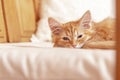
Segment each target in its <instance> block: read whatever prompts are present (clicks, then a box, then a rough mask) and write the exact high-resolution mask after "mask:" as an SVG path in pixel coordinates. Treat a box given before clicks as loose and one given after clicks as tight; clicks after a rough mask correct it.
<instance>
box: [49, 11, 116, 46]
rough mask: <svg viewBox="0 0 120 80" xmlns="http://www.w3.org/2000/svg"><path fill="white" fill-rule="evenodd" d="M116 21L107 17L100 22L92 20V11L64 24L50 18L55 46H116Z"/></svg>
mask: <svg viewBox="0 0 120 80" xmlns="http://www.w3.org/2000/svg"><path fill="white" fill-rule="evenodd" d="M114 21H115V20H113V19H111V18H107V19H105V20H103V21H101V22H99V23H95V22H92V21H91V13H90V11H87V12H86V13H85V14H84V15H83V16H82V17H81V18H80V19H79V20H77V21H71V22H68V23H64V24H61V23H59V22H58V21H56V20H55V19H53V18H49V19H48V23H49V27H50V29H51V32H52V41H53V43H54V47H68V48H114V40H115V38H114V34H115V29H114V23H115V22H114ZM106 41H107V44H109V45H107V44H106ZM105 44H106V45H105Z"/></svg>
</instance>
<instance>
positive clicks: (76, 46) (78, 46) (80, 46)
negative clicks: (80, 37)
mask: <svg viewBox="0 0 120 80" xmlns="http://www.w3.org/2000/svg"><path fill="white" fill-rule="evenodd" d="M84 44H85V43H82V44H79V45H72V48H77V49H80V48H82V47H83V46H84Z"/></svg>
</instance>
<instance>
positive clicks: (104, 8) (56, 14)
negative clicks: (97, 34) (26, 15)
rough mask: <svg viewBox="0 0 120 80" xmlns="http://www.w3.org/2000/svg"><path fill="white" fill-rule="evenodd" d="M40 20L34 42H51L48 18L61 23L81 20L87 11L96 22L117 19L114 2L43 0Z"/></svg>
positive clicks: (105, 0) (99, 0) (108, 0)
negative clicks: (109, 18) (110, 18)
mask: <svg viewBox="0 0 120 80" xmlns="http://www.w3.org/2000/svg"><path fill="white" fill-rule="evenodd" d="M41 3H42V4H41V5H40V7H41V8H40V15H39V16H40V18H41V19H40V20H39V22H38V28H37V32H36V34H35V35H33V36H32V38H31V41H32V42H40V41H50V40H51V31H50V28H49V26H48V17H53V18H54V19H56V20H58V21H59V22H61V23H65V22H68V21H72V20H76V19H79V18H80V17H81V16H82V15H83V14H84V13H85V12H86V11H87V10H90V11H91V14H92V15H91V16H92V19H93V20H94V21H96V22H98V21H101V20H103V19H104V18H106V17H115V10H114V7H115V6H114V3H115V2H114V0H94V1H91V0H41Z"/></svg>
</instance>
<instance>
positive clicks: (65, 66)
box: [0, 43, 116, 80]
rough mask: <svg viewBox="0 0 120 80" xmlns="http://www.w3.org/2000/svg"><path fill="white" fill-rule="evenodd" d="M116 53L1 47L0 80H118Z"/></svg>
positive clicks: (46, 46)
mask: <svg viewBox="0 0 120 80" xmlns="http://www.w3.org/2000/svg"><path fill="white" fill-rule="evenodd" d="M115 56H116V52H115V50H103V49H69V48H52V44H51V43H4V44H2V43H1V44H0V80H114V79H115V73H114V72H115Z"/></svg>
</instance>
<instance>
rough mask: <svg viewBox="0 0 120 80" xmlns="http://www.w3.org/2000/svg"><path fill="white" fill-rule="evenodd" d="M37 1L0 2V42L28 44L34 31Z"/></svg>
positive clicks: (13, 0) (5, 0)
mask: <svg viewBox="0 0 120 80" xmlns="http://www.w3.org/2000/svg"><path fill="white" fill-rule="evenodd" d="M38 5H39V0H0V42H28V41H30V37H31V35H32V34H33V33H34V32H35V30H36V21H37V20H38V19H39V18H38V12H39V11H38Z"/></svg>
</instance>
